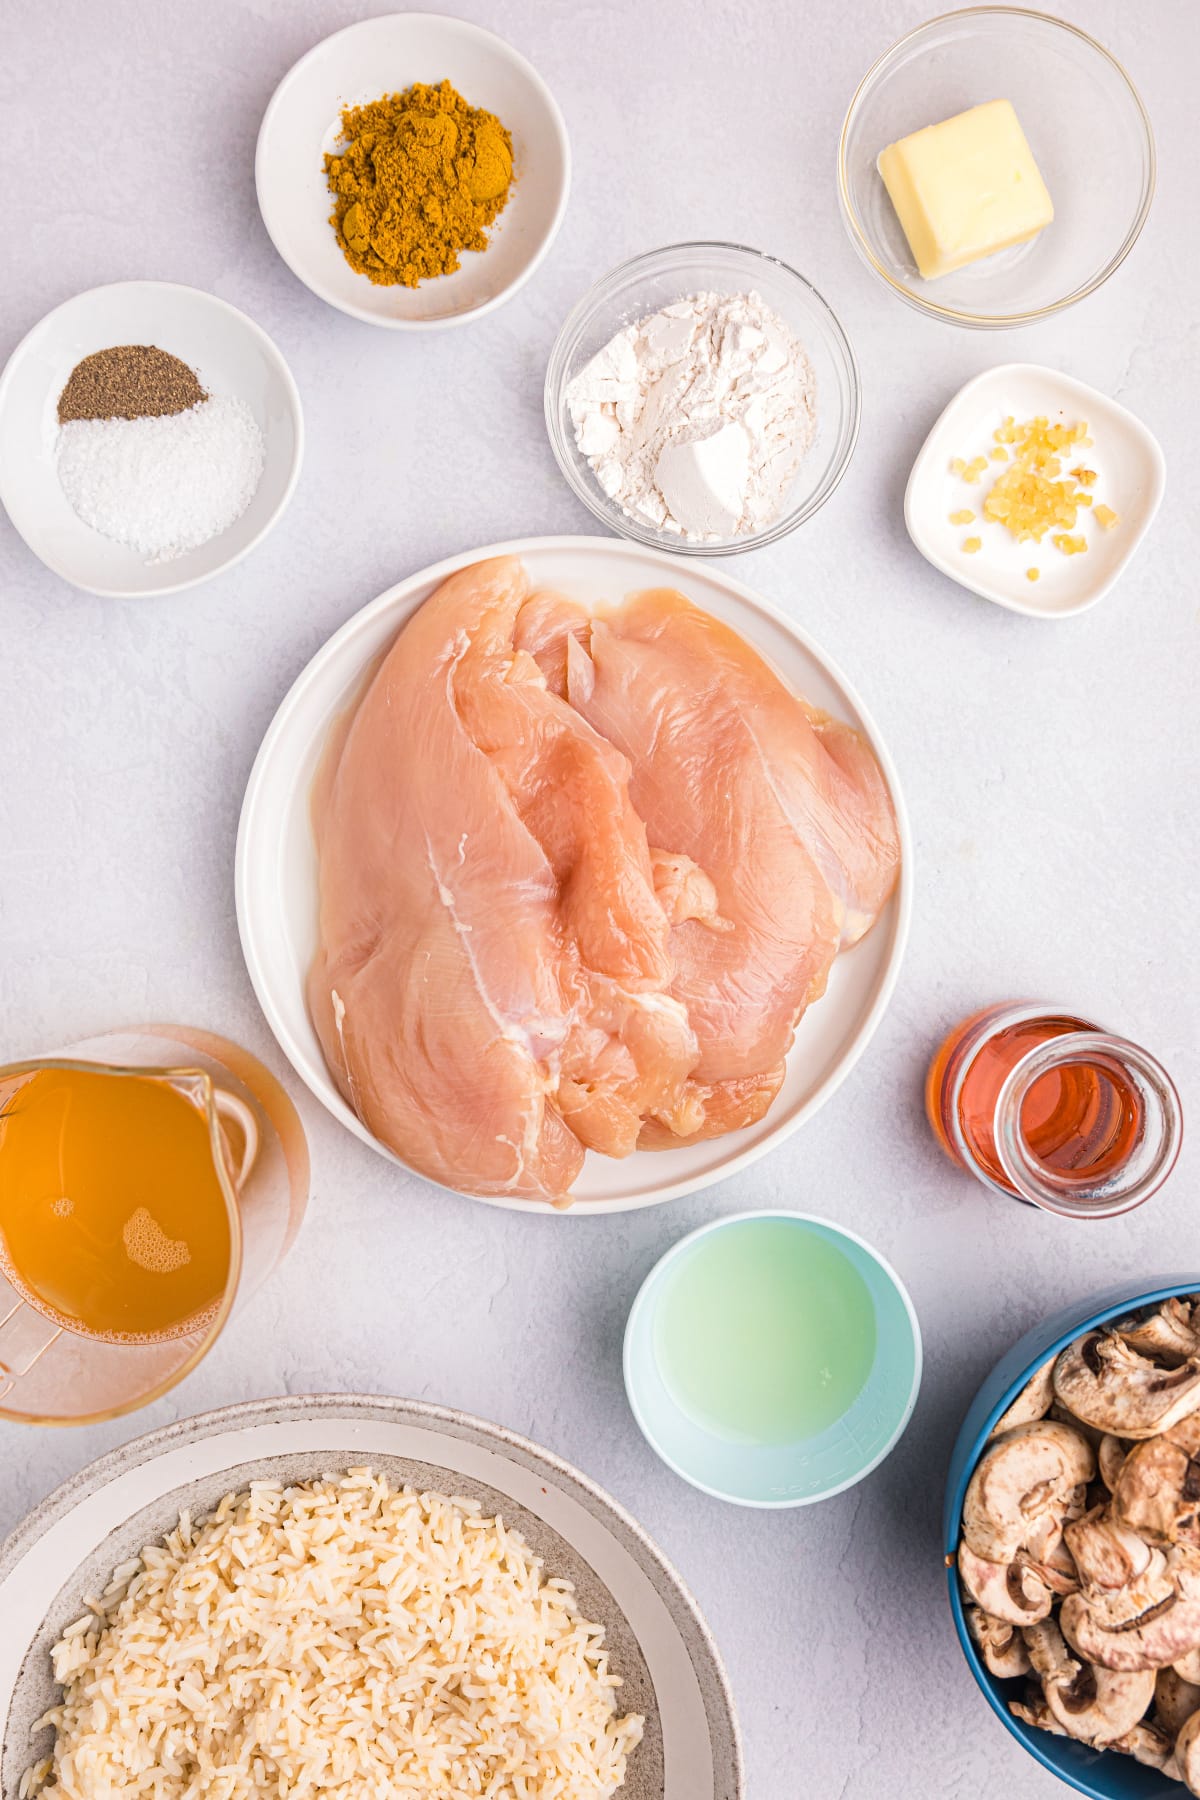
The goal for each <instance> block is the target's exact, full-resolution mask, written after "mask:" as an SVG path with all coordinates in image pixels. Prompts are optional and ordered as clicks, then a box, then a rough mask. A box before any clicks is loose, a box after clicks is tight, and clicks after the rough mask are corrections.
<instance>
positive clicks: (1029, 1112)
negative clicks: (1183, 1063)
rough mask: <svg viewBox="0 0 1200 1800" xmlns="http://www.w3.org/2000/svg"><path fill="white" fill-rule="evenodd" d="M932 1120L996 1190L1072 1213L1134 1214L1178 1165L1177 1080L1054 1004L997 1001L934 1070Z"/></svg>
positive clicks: (972, 1021) (941, 1054) (957, 1155)
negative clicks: (996, 1004) (1130, 1211)
mask: <svg viewBox="0 0 1200 1800" xmlns="http://www.w3.org/2000/svg"><path fill="white" fill-rule="evenodd" d="M925 1107H926V1111H927V1112H928V1114H929V1122H930V1124H931V1125H932V1126H933V1129H934V1132H935V1134H936V1136H937V1138H938V1140H939V1142H940V1143H941V1144H942V1146H943V1148H944V1149H945V1150H946V1151H947V1152H948V1154H949V1155H950V1156H951V1157H952V1158H953V1160H954V1161H955V1162H957V1163H959V1164H961V1166H962V1167H963V1168H965V1169H969V1170H970V1172H971V1174H972V1175H974V1176H976V1177H977V1178H978V1179H979V1180H980V1181H982V1182H983V1184H984V1185H985V1187H989V1188H991V1189H992V1190H993V1191H994V1192H995V1193H998V1194H1004V1195H1006V1196H1007V1197H1009V1198H1012V1199H1014V1200H1024V1201H1027V1202H1028V1203H1029V1204H1030V1205H1032V1206H1041V1207H1045V1208H1046V1209H1047V1210H1048V1211H1050V1212H1057V1213H1065V1214H1067V1215H1068V1216H1069V1217H1071V1218H1081V1219H1082V1218H1086V1219H1103V1218H1111V1217H1112V1216H1113V1214H1115V1213H1122V1212H1128V1211H1129V1210H1130V1208H1131V1207H1134V1206H1140V1205H1141V1203H1142V1201H1143V1200H1148V1199H1149V1198H1150V1195H1151V1194H1153V1193H1155V1192H1157V1190H1158V1189H1159V1188H1160V1187H1161V1186H1162V1184H1163V1182H1164V1181H1165V1180H1166V1179H1167V1176H1168V1175H1169V1174H1170V1173H1171V1170H1172V1169H1173V1168H1174V1166H1175V1161H1176V1158H1177V1157H1178V1155H1179V1146H1180V1142H1181V1139H1182V1136H1183V1114H1182V1111H1181V1108H1180V1104H1179V1096H1178V1094H1177V1093H1176V1091H1175V1087H1174V1084H1173V1083H1172V1081H1171V1078H1170V1076H1169V1075H1168V1074H1167V1072H1166V1070H1165V1069H1164V1068H1163V1067H1162V1065H1161V1064H1160V1063H1158V1062H1156V1061H1155V1059H1154V1057H1152V1056H1150V1055H1149V1054H1148V1053H1147V1052H1146V1051H1145V1050H1142V1049H1140V1048H1139V1046H1138V1045H1137V1044H1131V1043H1129V1042H1128V1041H1127V1040H1126V1039H1125V1038H1119V1037H1114V1036H1113V1034H1112V1033H1111V1032H1108V1031H1103V1030H1102V1029H1101V1028H1100V1027H1099V1026H1098V1025H1094V1024H1092V1023H1090V1021H1088V1020H1087V1019H1080V1018H1077V1017H1076V1016H1075V1015H1074V1014H1072V1013H1069V1012H1066V1011H1064V1010H1061V1009H1057V1008H1055V1007H1051V1006H1045V1005H1037V1004H1035V1003H1032V1002H1010V1003H1008V1004H1005V1005H1002V1006H990V1007H987V1008H986V1009H985V1010H984V1011H983V1012H978V1013H975V1014H973V1015H972V1017H971V1018H969V1019H966V1020H964V1021H963V1023H962V1024H961V1025H958V1026H956V1027H955V1029H954V1030H953V1031H952V1032H951V1033H950V1035H949V1037H948V1038H947V1039H946V1041H945V1042H944V1043H943V1045H942V1046H941V1049H940V1050H939V1051H938V1053H937V1055H936V1056H935V1057H934V1059H933V1062H932V1063H931V1065H930V1069H929V1075H928V1078H927V1080H926V1084H925Z"/></svg>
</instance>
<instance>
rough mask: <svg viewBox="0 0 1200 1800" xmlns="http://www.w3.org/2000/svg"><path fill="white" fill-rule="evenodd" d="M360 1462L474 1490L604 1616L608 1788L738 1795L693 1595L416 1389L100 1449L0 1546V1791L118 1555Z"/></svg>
mask: <svg viewBox="0 0 1200 1800" xmlns="http://www.w3.org/2000/svg"><path fill="white" fill-rule="evenodd" d="M364 1465H368V1466H370V1467H371V1468H373V1469H376V1470H378V1471H379V1472H380V1473H383V1474H386V1475H387V1476H388V1478H389V1479H390V1480H391V1481H392V1482H393V1483H396V1484H399V1483H403V1482H408V1483H410V1484H411V1485H412V1486H414V1487H416V1488H419V1489H427V1490H434V1491H437V1492H441V1493H446V1494H450V1495H452V1496H461V1497H464V1498H468V1499H475V1500H479V1501H480V1502H481V1503H482V1505H483V1507H484V1510H485V1512H487V1513H488V1514H494V1513H500V1514H501V1515H502V1516H503V1518H504V1519H505V1521H506V1523H507V1524H509V1525H511V1526H513V1527H515V1528H516V1529H517V1530H519V1531H520V1532H521V1533H522V1535H523V1536H524V1537H525V1539H526V1541H527V1543H529V1545H530V1546H531V1548H532V1549H533V1550H534V1551H535V1552H536V1553H537V1554H538V1555H539V1556H541V1557H542V1558H543V1560H544V1562H545V1564H546V1568H547V1571H548V1573H549V1574H551V1575H556V1576H560V1577H563V1578H565V1579H566V1580H569V1581H572V1582H574V1584H575V1587H576V1591H577V1593H578V1596H579V1602H580V1605H581V1606H582V1608H583V1612H584V1615H585V1617H587V1618H589V1619H595V1620H597V1621H598V1622H599V1623H600V1624H602V1625H603V1626H604V1627H605V1635H606V1640H607V1644H608V1647H609V1651H610V1656H611V1662H612V1666H613V1668H614V1669H615V1670H616V1672H617V1673H618V1674H619V1675H621V1676H622V1677H623V1678H624V1682H625V1685H624V1687H623V1688H622V1689H621V1690H620V1694H619V1699H618V1703H619V1705H621V1706H622V1707H623V1708H624V1709H625V1710H627V1711H633V1712H640V1713H643V1714H644V1715H645V1718H646V1731H645V1737H644V1739H643V1741H642V1743H641V1744H640V1745H639V1747H638V1749H637V1750H636V1751H635V1752H634V1753H633V1755H632V1756H631V1758H630V1761H629V1772H628V1775H627V1777H626V1780H625V1782H624V1784H623V1786H622V1788H621V1791H620V1800H740V1796H741V1795H742V1794H743V1791H744V1790H743V1785H742V1758H741V1747H740V1742H739V1738H738V1727H737V1719H736V1716H735V1713H734V1708H733V1698H732V1696H731V1694H730V1692H729V1684H728V1682H727V1680H726V1676H725V1671H724V1669H723V1668H722V1666H721V1659H720V1656H719V1655H718V1652H717V1648H716V1645H715V1644H714V1643H713V1640H712V1638H711V1636H710V1635H709V1631H708V1627H707V1626H706V1625H705V1623H704V1620H703V1619H702V1617H701V1616H700V1612H699V1610H698V1608H697V1606H696V1602H695V1601H694V1600H693V1599H692V1597H691V1595H690V1594H689V1593H688V1591H687V1589H686V1588H685V1587H684V1585H683V1583H682V1581H681V1580H680V1578H679V1576H678V1575H677V1574H676V1573H675V1571H674V1569H673V1568H672V1567H671V1566H670V1564H669V1563H668V1562H667V1561H666V1559H665V1558H664V1557H663V1555H662V1553H661V1551H660V1550H658V1549H657V1548H656V1546H655V1545H654V1544H653V1543H651V1541H650V1539H649V1538H648V1537H647V1536H646V1534H645V1532H644V1531H643V1530H642V1528H641V1526H640V1525H638V1524H637V1522H636V1521H635V1520H634V1519H632V1518H630V1516H629V1514H628V1513H626V1512H624V1511H623V1510H622V1508H621V1507H619V1506H618V1505H617V1503H616V1501H615V1500H612V1499H610V1497H609V1496H608V1495H607V1494H606V1493H604V1491H603V1490H602V1489H601V1488H598V1487H597V1486H596V1485H595V1484H594V1483H593V1482H591V1481H589V1480H588V1478H587V1477H586V1476H585V1475H582V1474H580V1472H579V1470H578V1469H575V1468H572V1467H571V1465H570V1464H569V1463H565V1462H562V1461H561V1460H560V1459H559V1458H558V1457H556V1456H553V1455H551V1454H550V1452H549V1451H547V1450H542V1449H539V1447H538V1446H537V1445H536V1444H531V1443H530V1442H529V1441H528V1440H527V1439H525V1438H521V1437H517V1436H515V1435H514V1434H513V1433H511V1432H507V1431H504V1430H502V1429H501V1428H500V1427H499V1426H496V1425H489V1424H487V1423H485V1422H484V1421H483V1420H482V1419H473V1418H470V1417H469V1416H468V1415H467V1414H465V1413H456V1412H449V1411H446V1410H444V1409H443V1408H441V1407H437V1406H426V1405H423V1404H421V1403H420V1402H419V1401H415V1400H391V1399H387V1398H383V1397H373V1396H367V1395H357V1394H324V1395H312V1396H308V1397H305V1398H303V1399H280V1400H255V1401H251V1402H250V1403H249V1404H248V1405H245V1406H230V1407H225V1408H223V1409H222V1410H221V1411H219V1412H211V1413H204V1414H201V1415H200V1417H198V1418H195V1419H185V1420H183V1421H182V1422H180V1423H179V1424H176V1425H168V1426H167V1427H166V1428H165V1429H164V1430H162V1431H154V1432H151V1433H150V1434H149V1436H148V1437H142V1438H137V1439H135V1440H134V1442H133V1443H130V1444H124V1445H122V1446H121V1448H120V1449H118V1450H114V1451H111V1452H110V1453H109V1454H108V1455H107V1456H105V1457H102V1458H101V1459H100V1461H99V1462H95V1463H93V1464H92V1465H91V1467H90V1468H87V1469H84V1470H83V1471H82V1472H81V1473H80V1474H78V1475H76V1476H75V1477H74V1478H73V1479H72V1480H71V1481H68V1482H67V1483H66V1484H65V1485H64V1486H63V1487H60V1488H59V1489H58V1490H57V1492H56V1493H53V1494H51V1495H50V1497H49V1499H47V1500H44V1501H43V1502H42V1504H41V1505H40V1506H39V1507H38V1508H37V1510H36V1511H35V1512H33V1513H32V1514H31V1515H30V1516H29V1518H28V1519H26V1520H25V1522H24V1524H23V1525H21V1526H19V1527H18V1528H17V1530H16V1531H15V1532H14V1533H13V1535H12V1537H10V1538H9V1539H8V1541H7V1543H6V1544H4V1545H3V1546H0V1620H3V1622H4V1629H3V1630H2V1631H0V1725H2V1726H3V1736H4V1750H3V1762H2V1764H0V1791H3V1793H5V1794H16V1792H17V1789H18V1787H19V1784H20V1777H21V1774H22V1773H23V1771H24V1770H25V1769H26V1768H27V1767H28V1766H29V1765H30V1763H32V1762H34V1761H35V1760H36V1759H37V1757H38V1756H41V1755H45V1754H46V1753H47V1750H48V1748H49V1743H50V1741H51V1740H50V1737H49V1733H48V1732H47V1733H44V1734H42V1735H41V1736H40V1737H35V1736H34V1734H33V1732H32V1727H33V1725H34V1723H35V1721H36V1720H37V1719H39V1718H40V1717H41V1715H42V1714H43V1713H44V1712H45V1711H46V1709H47V1707H49V1706H51V1705H53V1704H54V1700H55V1697H56V1689H55V1687H54V1682H53V1677H52V1672H51V1667H50V1656H49V1651H50V1647H51V1645H52V1644H54V1643H55V1642H56V1640H57V1638H58V1637H59V1636H60V1634H61V1633H62V1631H63V1629H64V1627H65V1626H67V1625H69V1624H71V1623H72V1621H73V1620H75V1619H77V1618H79V1617H80V1616H81V1614H82V1613H83V1612H84V1611H85V1610H86V1608H85V1600H86V1597H87V1596H88V1595H89V1594H95V1593H97V1592H98V1591H99V1590H101V1589H102V1588H103V1587H104V1585H105V1583H106V1581H107V1579H108V1577H109V1576H110V1575H111V1573H112V1571H113V1570H114V1569H115V1568H116V1567H117V1566H118V1564H120V1563H122V1562H124V1561H125V1560H126V1559H127V1558H129V1557H131V1556H137V1555H138V1554H139V1553H140V1551H141V1550H142V1549H143V1548H144V1547H145V1546H146V1545H148V1544H152V1543H154V1542H156V1540H158V1539H159V1538H161V1537H162V1536H163V1535H164V1534H165V1533H166V1532H168V1531H170V1530H171V1529H172V1528H173V1527H174V1526H175V1524H176V1523H177V1522H178V1518H179V1514H180V1511H181V1510H182V1509H183V1508H184V1507H187V1508H190V1509H191V1511H192V1513H193V1515H195V1514H197V1513H200V1512H204V1511H206V1510H208V1509H210V1508H211V1507H213V1506H215V1505H216V1503H217V1502H218V1501H219V1500H220V1499H221V1498H222V1496H223V1495H225V1494H227V1493H229V1492H230V1491H231V1490H234V1489H240V1488H244V1487H246V1486H247V1484H248V1483H249V1482H251V1481H283V1482H285V1483H286V1482H290V1481H305V1480H313V1479H315V1478H317V1477H319V1476H321V1475H323V1474H326V1473H334V1472H337V1471H338V1470H340V1469H346V1468H351V1467H361V1466H364Z"/></svg>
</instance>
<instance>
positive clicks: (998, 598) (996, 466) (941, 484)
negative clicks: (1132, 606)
mask: <svg viewBox="0 0 1200 1800" xmlns="http://www.w3.org/2000/svg"><path fill="white" fill-rule="evenodd" d="M1040 415H1045V416H1046V417H1047V418H1049V419H1050V420H1051V422H1052V423H1064V424H1074V423H1075V422H1076V421H1077V420H1086V421H1087V424H1088V427H1089V435H1090V436H1091V438H1092V439H1093V443H1092V444H1090V445H1089V446H1088V447H1087V448H1086V449H1083V448H1081V449H1080V451H1079V453H1078V454H1079V457H1080V458H1081V459H1082V460H1084V461H1086V463H1087V466H1088V467H1089V468H1090V469H1094V470H1095V472H1096V481H1095V484H1094V485H1093V486H1092V487H1091V488H1090V492H1091V493H1092V494H1093V495H1094V497H1095V501H1096V504H1097V505H1100V504H1103V505H1105V506H1108V507H1110V508H1111V509H1112V511H1113V512H1115V513H1116V514H1117V523H1116V524H1115V525H1114V526H1113V527H1112V528H1111V530H1108V531H1105V530H1104V529H1103V528H1102V527H1100V526H1099V525H1098V524H1097V523H1096V521H1095V519H1094V518H1093V517H1092V516H1091V513H1090V509H1087V508H1081V510H1080V515H1079V520H1078V523H1077V525H1076V527H1075V530H1076V532H1078V533H1081V534H1082V535H1083V536H1085V537H1086V539H1087V544H1088V547H1087V550H1086V552H1085V553H1084V554H1082V555H1077V556H1067V555H1064V553H1063V552H1062V551H1061V550H1059V549H1057V548H1056V546H1055V545H1054V544H1053V543H1052V541H1051V539H1052V536H1053V533H1052V532H1047V534H1046V536H1045V537H1044V538H1043V539H1042V541H1041V543H1033V542H1028V543H1019V542H1018V541H1017V540H1016V539H1015V538H1014V537H1012V536H1010V534H1009V533H1008V531H1007V530H1006V529H1005V528H1004V526H1002V525H999V524H997V523H995V522H993V521H991V520H987V519H985V518H984V517H983V501H984V498H985V496H986V494H987V493H988V490H989V488H990V486H991V482H992V480H993V479H994V478H995V477H996V476H997V475H999V474H1000V473H1001V472H1002V470H1003V468H1004V466H1005V465H1004V464H1002V463H999V462H996V463H993V462H990V461H989V464H988V469H987V472H986V473H985V474H984V476H983V479H982V480H981V481H979V482H976V483H968V482H966V481H964V480H963V479H962V478H961V477H960V476H956V475H955V474H953V472H952V470H951V463H952V462H953V461H954V459H955V458H959V457H961V458H962V459H963V460H964V461H966V462H968V463H969V462H970V461H971V459H972V458H973V457H976V456H987V455H988V454H989V452H990V451H991V449H992V447H993V444H994V441H995V440H994V439H993V436H992V433H993V432H994V431H995V430H996V429H997V428H998V427H999V426H1001V425H1003V423H1004V421H1005V419H1006V418H1008V417H1010V416H1011V417H1012V418H1014V419H1016V420H1017V421H1018V422H1020V421H1022V420H1025V419H1032V418H1035V417H1038V416H1040ZM1165 485H1166V462H1165V460H1164V457H1163V453H1162V450H1161V448H1160V447H1159V444H1158V442H1157V440H1156V439H1155V438H1154V436H1153V435H1152V434H1151V433H1150V432H1149V431H1148V430H1147V429H1146V427H1145V426H1144V425H1143V424H1142V422H1141V420H1140V419H1138V418H1135V417H1134V415H1133V413H1131V412H1129V411H1128V410H1127V409H1126V408H1125V407H1123V406H1120V405H1118V403H1117V402H1116V401H1115V400H1110V399H1109V398H1108V396H1107V395H1106V394H1102V393H1100V392H1099V390H1098V389H1096V388H1093V387H1088V386H1087V384H1086V382H1082V381H1076V380H1075V379H1074V377H1073V376H1070V375H1064V374H1062V373H1061V372H1060V371H1059V370H1057V369H1048V368H1043V367H1042V366H1041V365H1040V364H1038V363H1002V364H1000V365H999V367H997V368H994V369H988V370H986V371H985V372H984V373H983V374H982V375H977V376H976V377H975V379H974V380H973V381H968V382H967V384H966V386H965V387H963V388H960V389H959V392H958V393H957V394H956V395H955V396H954V398H953V400H951V402H950V404H949V406H947V407H946V409H945V411H944V412H943V413H942V415H941V417H940V418H939V419H938V421H937V423H936V424H935V425H934V427H933V429H932V431H931V432H930V433H929V436H928V437H927V438H926V439H925V442H924V444H923V445H922V446H921V450H920V453H919V455H918V456H917V460H916V462H915V463H914V464H913V470H912V474H911V475H910V476H909V478H908V487H907V488H906V489H905V494H904V523H905V525H906V526H907V527H908V535H909V537H910V538H911V539H912V541H913V543H914V544H915V545H916V547H917V549H918V550H919V551H920V552H921V555H922V556H923V557H924V558H925V559H926V561H927V562H931V563H932V564H933V566H934V568H935V569H940V570H941V572H942V573H943V575H949V576H950V578H951V580H952V581H957V582H958V583H959V584H960V586H962V587H965V588H970V589H971V591H972V592H973V593H976V594H980V595H982V596H983V598H984V599H985V600H994V601H995V602H996V604H997V605H998V606H1007V607H1008V608H1009V609H1010V610H1011V611H1013V612H1021V613H1028V614H1029V615H1030V616H1031V617H1032V618H1038V619H1063V618H1067V617H1069V616H1070V615H1071V614H1073V613H1080V612H1084V611H1085V610H1086V609H1087V608H1088V607H1089V606H1094V605H1095V604H1096V602H1097V600H1101V599H1103V597H1104V595H1105V594H1107V593H1108V591H1109V589H1110V588H1111V587H1112V586H1113V585H1114V583H1115V582H1116V581H1117V579H1118V577H1119V576H1120V575H1121V573H1122V571H1123V570H1124V569H1125V567H1126V564H1127V563H1128V562H1129V560H1130V558H1131V557H1132V555H1133V553H1134V551H1135V550H1136V549H1137V547H1138V545H1139V544H1140V543H1141V541H1142V539H1143V537H1144V536H1145V535H1146V532H1147V530H1148V529H1149V527H1150V523H1151V521H1152V520H1153V518H1154V515H1155V513H1156V512H1157V511H1158V508H1159V503H1160V502H1161V500H1162V496H1163V489H1164V487H1165ZM967 509H969V510H970V511H971V512H973V513H974V514H975V518H974V521H973V522H972V523H970V524H966V525H962V524H959V525H955V524H952V523H951V521H950V515H951V513H955V512H958V511H961V510H967ZM970 537H979V538H982V540H983V544H982V548H981V549H979V550H978V551H975V552H970V551H967V550H964V549H963V543H964V540H966V539H968V538H970ZM1030 568H1036V569H1037V570H1038V571H1039V577H1038V579H1037V580H1036V581H1030V579H1029V577H1028V575H1027V573H1026V571H1027V570H1028V569H1030Z"/></svg>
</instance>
